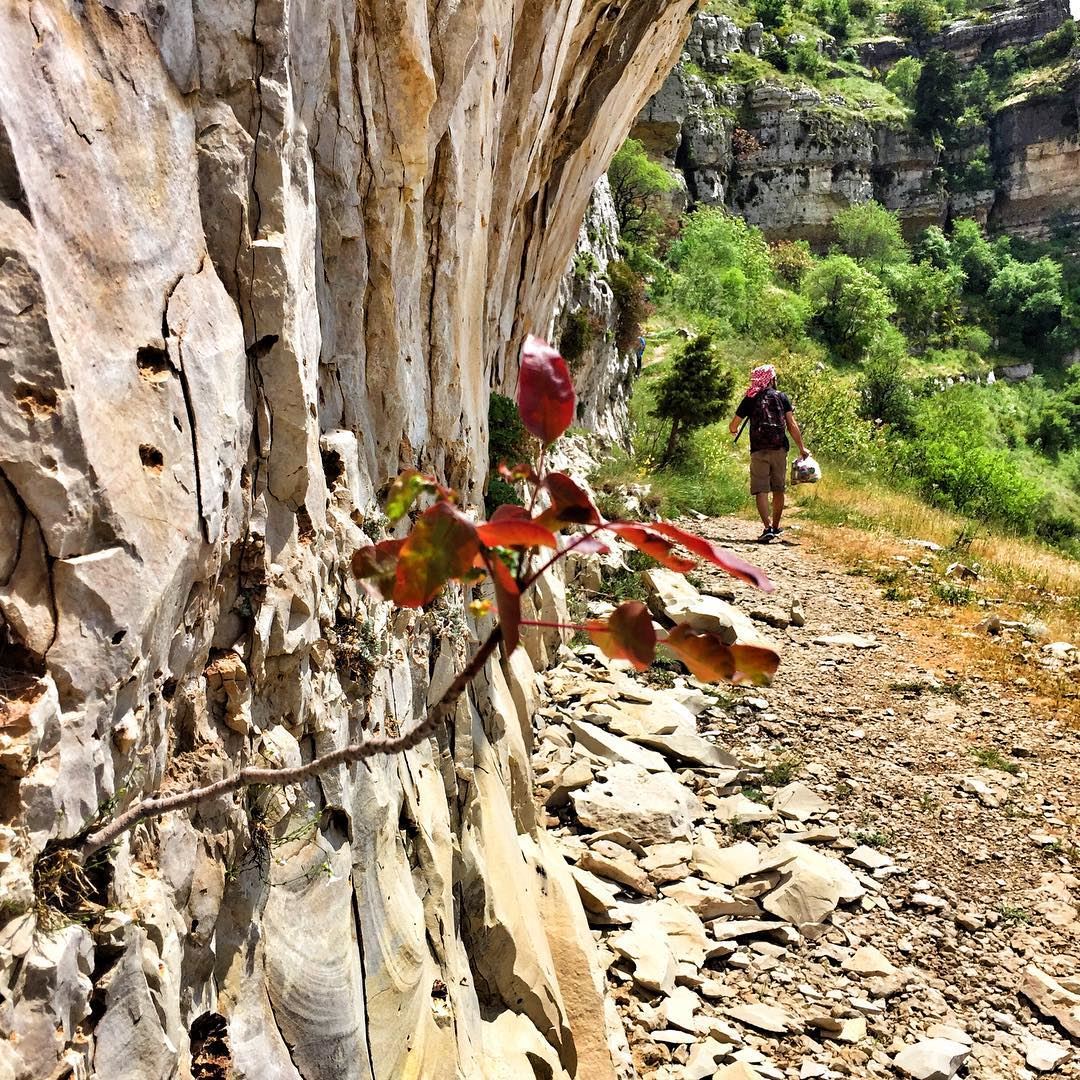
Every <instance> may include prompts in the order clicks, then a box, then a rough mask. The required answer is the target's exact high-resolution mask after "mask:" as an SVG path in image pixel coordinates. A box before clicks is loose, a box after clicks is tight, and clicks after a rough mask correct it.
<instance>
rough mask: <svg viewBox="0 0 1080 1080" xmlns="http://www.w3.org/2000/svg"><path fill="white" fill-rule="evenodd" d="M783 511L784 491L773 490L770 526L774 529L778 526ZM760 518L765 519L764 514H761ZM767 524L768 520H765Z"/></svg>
mask: <svg viewBox="0 0 1080 1080" xmlns="http://www.w3.org/2000/svg"><path fill="white" fill-rule="evenodd" d="M783 513H784V493H783V492H782V491H774V492H773V493H772V527H773V528H774V529H779V528H780V518H781V516H782V515H783ZM762 520H763V521H765V516H764V515H762ZM765 524H766V525H767V524H768V521H765Z"/></svg>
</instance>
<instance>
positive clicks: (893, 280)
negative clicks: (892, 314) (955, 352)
mask: <svg viewBox="0 0 1080 1080" xmlns="http://www.w3.org/2000/svg"><path fill="white" fill-rule="evenodd" d="M886 284H887V285H888V288H889V292H890V293H892V297H893V299H894V300H895V301H896V312H897V322H898V324H899V327H900V329H901V330H902V331H903V332H904V333H905V334H907V336H908V337H909V338H910V339H911V340H912V341H913V342H914V343H915V344H916V345H918V346H920V347H922V348H925V347H926V346H927V345H930V344H932V343H935V342H944V341H947V340H948V339H950V338H951V336H952V334H953V332H954V331H955V330H956V328H957V326H958V325H959V323H960V316H961V313H960V289H961V285H962V284H963V276H962V275H961V274H960V273H959V272H958V271H956V270H955V269H953V268H951V267H950V268H949V269H948V270H939V269H938V268H937V267H936V266H931V265H930V263H925V262H918V263H912V264H911V265H908V266H896V267H890V268H889V271H888V274H887V276H886Z"/></svg>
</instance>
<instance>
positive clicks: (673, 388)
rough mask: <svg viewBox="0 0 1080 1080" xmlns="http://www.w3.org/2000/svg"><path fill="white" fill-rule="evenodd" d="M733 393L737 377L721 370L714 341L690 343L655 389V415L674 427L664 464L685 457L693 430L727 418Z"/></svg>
mask: <svg viewBox="0 0 1080 1080" xmlns="http://www.w3.org/2000/svg"><path fill="white" fill-rule="evenodd" d="M734 390H735V375H734V373H733V372H732V371H731V370H730V369H729V368H725V367H721V365H720V361H719V357H718V355H717V353H716V350H715V349H714V348H713V343H712V339H711V338H709V337H707V336H700V337H696V338H694V339H693V340H692V341H690V342H689V343H688V344H687V346H686V348H684V349H683V350H682V352H680V353H679V354H678V356H676V357H675V361H674V363H672V365H671V368H670V369H669V370H668V371H667V372H666V373H665V374H664V376H663V378H662V379H661V380H660V382H659V383H658V384H657V386H656V390H655V395H656V396H655V405H654V406H653V410H652V414H653V416H654V417H655V418H656V419H657V420H661V421H664V422H666V423H668V424H670V425H671V428H670V432H669V435H668V441H667V447H666V449H665V450H664V454H663V457H662V458H661V465H664V464H671V463H672V462H673V461H676V460H678V459H679V458H680V457H682V456H683V453H684V451H685V444H686V437H687V435H688V434H689V433H690V432H691V431H693V430H694V429H695V428H701V427H705V426H707V425H709V424H715V423H716V422H717V421H718V420H720V419H721V418H722V417H723V416H724V413H725V410H726V409H727V407H728V404H729V402H730V401H731V395H732V393H733V392H734Z"/></svg>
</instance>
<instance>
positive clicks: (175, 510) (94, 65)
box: [0, 0, 691, 1080]
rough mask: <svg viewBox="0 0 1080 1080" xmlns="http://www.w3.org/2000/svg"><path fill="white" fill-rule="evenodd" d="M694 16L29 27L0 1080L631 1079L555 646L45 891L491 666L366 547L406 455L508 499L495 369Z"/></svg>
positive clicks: (15, 153) (146, 19)
mask: <svg viewBox="0 0 1080 1080" xmlns="http://www.w3.org/2000/svg"><path fill="white" fill-rule="evenodd" d="M690 7H691V0H676V2H674V3H668V2H661V0H641V2H638V3H635V4H632V5H622V6H621V7H615V6H612V5H600V4H579V3H571V2H570V0H556V2H553V3H545V4H532V5H520V4H511V3H509V2H507V0H464V2H461V3H442V2H439V3H435V2H433V3H420V2H418V0H393V2H388V0H364V2H362V3H359V4H348V3H342V2H340V0H314V2H311V3H302V4H301V3H297V2H294V0H280V2H278V0H274V2H270V0H220V2H218V0H215V2H209V0H176V2H170V3H168V4H158V5H155V4H150V3H144V2H143V0H131V2H123V3H121V2H117V0H92V2H88V3H78V4H76V3H67V2H64V0H33V2H32V3H24V4H5V5H4V6H3V9H2V10H0V55H3V58H4V74H3V78H2V79H0V695H2V696H0V728H2V730H0V769H2V771H3V777H2V780H3V787H2V791H3V799H2V815H3V817H2V820H0V913H2V921H3V923H4V925H3V927H2V929H0V1035H2V1036H3V1037H2V1038H0V1075H2V1076H4V1077H8V1076H11V1077H17V1078H29V1077H35V1078H39V1077H46V1076H61V1075H64V1076H66V1075H76V1076H80V1077H82V1076H87V1075H95V1076H100V1077H102V1078H109V1080H114V1078H118V1077H122V1078H125V1080H127V1078H130V1080H143V1078H154V1080H158V1078H168V1077H173V1076H181V1077H188V1076H199V1077H206V1076H212V1075H213V1070H215V1069H217V1070H218V1071H219V1072H220V1069H221V1068H222V1066H221V1062H222V1061H227V1062H228V1063H229V1068H230V1069H231V1070H232V1075H233V1076H234V1077H249V1078H253V1080H254V1078H259V1080H262V1078H265V1077H281V1078H287V1077H303V1078H304V1080H315V1078H327V1080H329V1078H335V1080H337V1078H343V1077H356V1078H364V1077H379V1078H383V1077H385V1078H390V1077H395V1078H396V1077H403V1076H423V1077H442V1076H448V1077H449V1076H467V1077H480V1076H483V1077H486V1076H498V1077H502V1076H506V1075H520V1074H521V1073H522V1072H523V1071H524V1070H527V1069H529V1068H530V1066H529V1064H528V1063H529V1062H530V1061H535V1062H537V1063H538V1064H537V1068H544V1069H547V1070H548V1071H547V1073H546V1074H545V1075H549V1076H573V1075H579V1076H589V1077H590V1078H591V1077H602V1076H603V1075H604V1074H603V1071H602V1070H599V1071H598V1068H593V1067H592V1065H590V1062H595V1061H596V1060H598V1058H597V1056H596V1055H597V1053H598V1047H599V1049H600V1050H602V1048H603V1046H602V1039H599V1043H598V1036H597V1035H596V1033H597V1032H602V1030H603V1022H602V1015H603V1002H602V1000H601V998H600V996H599V993H598V990H597V984H596V982H595V981H594V979H593V977H592V975H591V973H590V970H589V957H590V954H591V951H592V942H591V939H589V938H588V936H587V934H586V935H585V936H582V935H580V934H577V933H576V930H577V929H578V928H579V923H580V926H583V925H584V923H583V922H581V921H580V908H579V907H578V906H577V901H576V898H575V889H574V886H573V884H572V880H571V878H570V877H569V875H568V874H567V873H564V872H563V871H562V870H561V867H560V866H559V865H554V864H557V863H558V860H557V859H553V856H552V853H551V850H550V848H549V846H548V845H547V843H546V841H545V840H544V838H543V836H542V834H541V833H540V832H539V831H538V829H537V826H536V815H535V811H534V809H533V806H532V802H531V797H530V789H531V774H530V760H529V756H530V755H529V734H528V718H529V715H530V711H531V707H532V704H533V703H534V701H535V693H536V689H535V686H534V684H533V681H532V680H533V670H534V669H533V665H534V664H535V665H537V666H543V665H545V664H547V663H548V661H549V659H550V658H551V657H552V656H553V655H554V650H555V648H556V647H557V644H558V642H557V641H554V640H551V639H550V638H545V637H543V636H541V635H539V634H535V633H534V634H532V635H530V638H529V655H528V657H526V655H525V654H524V653H522V654H521V656H519V657H515V658H513V659H512V661H510V662H508V663H507V664H506V665H505V668H504V667H502V666H499V665H493V666H492V667H490V669H489V670H488V672H487V674H486V677H485V678H484V679H482V680H480V682H479V683H478V684H477V686H476V688H475V693H474V694H473V695H472V696H471V697H470V698H469V699H468V700H462V702H461V703H460V707H459V709H458V712H457V713H456V715H455V717H454V719H453V723H452V724H451V725H450V728H449V729H448V730H447V731H445V732H444V733H443V734H442V736H441V737H440V738H439V739H438V740H432V741H431V742H430V743H428V744H426V745H424V746H422V747H420V748H419V749H417V750H415V751H413V752H411V753H409V754H408V755H407V756H405V757H403V758H401V759H399V760H375V761H372V762H369V763H368V764H365V765H360V766H355V767H351V768H340V769H337V770H334V771H332V772H330V773H327V774H325V775H323V776H322V777H320V778H319V779H318V780H315V781H311V782H309V783H306V784H304V785H302V786H299V787H296V788H290V789H286V790H284V791H281V792H266V791H259V790H252V791H249V792H248V793H247V794H246V795H245V796H244V797H240V798H231V797H229V798H220V799H217V800H213V801H209V802H206V803H204V804H203V805H201V806H199V807H198V808H197V809H196V810H194V811H193V812H190V813H182V814H176V815H172V816H166V817H165V818H163V819H161V820H160V821H157V822H150V823H148V824H145V825H143V826H140V827H139V828H138V829H136V830H135V831H133V832H132V833H131V834H130V835H128V836H126V837H124V838H123V839H122V841H121V843H120V844H119V846H118V847H117V849H116V850H115V851H114V852H113V853H111V854H110V856H109V859H108V860H107V861H106V862H102V863H99V864H97V865H96V867H95V868H94V869H93V872H92V873H90V872H88V875H87V876H86V878H85V880H83V881H81V882H80V883H79V885H78V887H77V888H75V889H69V888H68V887H67V886H66V885H65V886H64V887H63V888H60V887H59V884H58V883H62V882H64V881H69V879H68V878H64V877H63V875H62V874H61V873H60V871H61V870H63V866H62V857H61V856H57V857H56V859H54V860H53V862H52V863H50V864H49V866H50V867H51V869H52V870H56V871H57V873H56V874H55V875H53V876H52V877H51V878H49V881H51V882H52V884H51V885H50V884H49V881H47V880H46V877H47V876H48V875H46V876H45V877H43V876H41V875H39V880H38V882H37V889H38V892H37V895H36V896H35V892H34V884H35V883H34V881H33V880H32V874H33V866H34V864H35V860H36V859H38V857H39V856H40V855H41V853H42V852H43V851H44V850H45V848H46V845H47V844H49V842H50V841H56V840H62V839H64V838H70V837H73V836H76V835H77V834H79V833H80V831H81V830H83V829H84V828H85V827H86V825H87V824H88V823H89V822H90V821H91V820H92V819H93V818H94V816H95V815H96V814H98V813H99V812H104V813H106V814H108V813H111V812H112V811H113V809H114V808H115V807H117V806H122V805H125V804H126V802H127V801H129V800H130V799H132V798H134V797H137V796H138V795H140V794H141V793H143V792H145V791H152V790H154V789H156V788H158V787H160V786H162V785H165V786H167V787H170V788H173V789H181V788H185V787H187V786H189V785H192V784H194V783H198V782H206V781H209V780H212V779H215V778H217V777H220V776H222V775H224V774H225V772H227V771H229V770H231V769H233V768H235V767H236V765H237V764H246V763H253V764H254V763H261V764H272V763H280V764H288V763H292V764H295V763H298V762H303V761H306V760H309V759H310V758H311V757H312V756H314V755H315V754H317V753H319V752H322V751H326V750H329V749H332V748H335V747H338V746H341V745H343V744H345V743H347V742H351V741H355V740H357V739H358V738H359V737H360V736H361V735H362V733H363V732H365V731H371V732H387V733H394V732H397V731H400V730H405V729H407V728H408V726H409V725H410V724H412V723H413V722H414V721H415V720H416V718H417V717H418V716H420V715H421V714H422V713H423V711H424V710H425V708H426V706H427V703H428V700H429V694H431V693H434V692H437V689H438V687H440V686H441V687H445V686H446V685H447V683H448V681H449V679H450V678H452V675H453V672H454V671H456V670H458V669H459V668H460V667H461V666H462V664H463V663H464V660H465V654H466V652H467V650H468V648H469V647H470V645H471V643H472V642H474V641H475V640H476V638H477V637H478V635H480V634H483V633H485V632H486V630H487V627H485V626H476V625H473V624H471V623H470V622H468V621H467V620H466V618H465V616H464V612H463V607H462V604H461V599H460V597H457V598H455V597H450V598H448V600H447V601H446V602H445V603H442V604H439V605H436V606H435V607H434V608H433V609H431V610H430V611H428V612H426V613H420V612H405V611H395V610H390V609H389V608H388V607H387V606H385V605H384V606H381V607H374V606H371V605H369V604H368V603H367V602H366V601H365V600H364V599H362V598H361V596H360V595H359V594H358V592H357V589H356V586H355V583H354V582H353V581H352V580H351V577H350V574H349V572H348V565H349V560H350V557H351V555H352V553H353V551H354V550H355V549H356V548H357V547H358V546H359V545H361V544H364V543H367V542H368V541H369V539H374V538H381V537H383V536H385V535H386V529H385V521H384V519H383V518H382V517H381V515H380V514H379V513H378V509H377V506H378V499H377V494H378V491H379V489H380V488H381V487H382V485H383V484H384V483H385V482H386V481H387V479H388V478H389V477H390V476H392V475H394V474H395V473H396V472H397V471H398V470H399V468H401V467H405V466H411V467H417V468H420V469H424V470H431V471H433V472H435V473H437V474H438V475H439V476H440V477H441V478H442V479H443V480H445V481H447V482H449V483H450V484H452V485H454V486H457V487H460V488H462V489H463V490H464V492H465V497H466V501H472V502H476V501H477V500H478V498H479V494H480V491H479V487H480V484H481V482H482V480H483V477H484V474H485V472H486V430H485V428H486V423H487V419H486V418H487V404H488V394H489V390H490V388H491V387H492V386H495V387H499V388H502V389H505V390H508V391H509V390H512V389H513V385H514V382H515V377H516V372H515V368H514V362H513V358H514V356H515V355H516V350H517V346H518V344H519V343H520V340H521V339H522V337H523V335H524V334H525V333H526V332H527V331H531V330H538V329H539V330H541V331H542V330H543V329H544V328H545V327H547V326H548V325H549V320H550V318H551V315H552V311H553V305H554V302H555V299H556V293H557V290H558V288H559V280H560V276H561V274H562V272H563V270H564V269H565V267H566V266H567V264H568V262H569V260H570V257H571V253H572V251H573V248H574V245H575V242H576V238H577V236H578V229H579V226H580V224H581V220H582V216H583V214H584V210H585V206H586V203H587V201H588V198H589V195H590V192H591V191H592V188H593V186H594V183H595V181H596V179H597V177H598V175H599V173H600V172H601V171H602V169H603V167H604V165H605V163H606V162H607V160H608V159H609V158H610V156H611V154H612V153H613V152H614V150H615V149H616V148H617V146H618V145H619V143H620V142H621V140H622V138H623V137H624V134H625V132H626V130H627V129H628V127H629V125H630V123H631V121H632V118H633V116H634V115H635V114H636V112H637V111H638V110H639V109H640V107H641V106H642V104H643V103H644V101H645V100H646V99H647V98H648V96H649V94H650V93H652V92H653V91H654V90H655V89H656V87H657V86H658V85H659V83H660V81H661V80H662V79H663V77H664V75H665V74H666V72H667V70H668V68H669V67H670V65H671V63H672V62H673V61H674V58H675V55H676V54H677V52H678V50H679V48H680V45H681V42H682V39H683V38H684V37H685V34H686V32H687V30H688V28H689V23H688V13H689V8H690ZM560 602H561V590H560V587H559V586H558V584H557V583H552V584H549V585H546V586H545V588H544V590H542V593H541V605H542V607H543V609H544V610H545V611H546V612H547V613H548V616H549V617H551V616H552V615H554V614H556V613H557V612H558V610H559V605H560ZM431 687H435V690H434V691H433V690H432V689H431ZM50 872H51V871H50ZM43 905H45V906H50V905H51V906H52V907H53V909H54V910H53V918H54V919H57V920H58V921H59V923H60V924H61V925H60V928H59V930H57V931H56V932H55V933H51V934H50V933H47V932H46V930H47V927H46V926H45V925H44V923H43V922H42V921H41V920H42V916H43ZM56 908H61V909H63V913H64V914H65V915H67V916H74V917H75V921H66V920H65V919H63V918H58V916H57V914H56V911H55V909H56ZM590 1069H591V1071H590Z"/></svg>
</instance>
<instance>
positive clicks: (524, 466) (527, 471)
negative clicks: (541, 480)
mask: <svg viewBox="0 0 1080 1080" xmlns="http://www.w3.org/2000/svg"><path fill="white" fill-rule="evenodd" d="M499 475H500V476H501V477H502V478H503V479H504V480H509V481H510V483H512V484H513V483H517V481H518V480H528V481H529V483H530V484H535V483H536V470H535V469H534V468H533V467H532V466H531V465H530V464H529V463H528V462H527V461H524V462H519V463H518V464H517V465H515V466H514V467H513V468H510V466H509V465H506V464H505V463H504V462H500V463H499ZM503 505H504V506H509V505H512V504H510V503H504V504H503Z"/></svg>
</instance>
